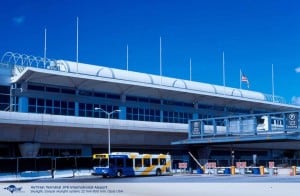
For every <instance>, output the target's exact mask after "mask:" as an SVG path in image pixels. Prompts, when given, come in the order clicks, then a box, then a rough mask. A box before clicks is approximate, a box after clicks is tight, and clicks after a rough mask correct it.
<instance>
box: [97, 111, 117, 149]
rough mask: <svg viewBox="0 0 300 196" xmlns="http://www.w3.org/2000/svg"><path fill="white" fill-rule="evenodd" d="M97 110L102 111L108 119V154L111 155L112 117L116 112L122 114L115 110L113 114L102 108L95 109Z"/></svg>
mask: <svg viewBox="0 0 300 196" xmlns="http://www.w3.org/2000/svg"><path fill="white" fill-rule="evenodd" d="M94 109H95V110H100V111H101V112H104V113H105V114H106V115H107V118H108V134H107V135H108V154H110V116H111V115H112V114H113V113H115V112H121V110H114V111H112V112H107V111H105V110H103V109H102V108H98V107H96V108H94Z"/></svg>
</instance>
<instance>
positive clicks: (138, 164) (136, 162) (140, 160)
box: [135, 159, 142, 167]
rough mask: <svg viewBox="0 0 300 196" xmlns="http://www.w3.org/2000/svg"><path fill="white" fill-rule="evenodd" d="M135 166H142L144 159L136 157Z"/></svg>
mask: <svg viewBox="0 0 300 196" xmlns="http://www.w3.org/2000/svg"><path fill="white" fill-rule="evenodd" d="M135 167H142V159H135Z"/></svg>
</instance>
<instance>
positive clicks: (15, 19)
mask: <svg viewBox="0 0 300 196" xmlns="http://www.w3.org/2000/svg"><path fill="white" fill-rule="evenodd" d="M12 21H13V22H14V24H17V25H20V24H22V23H24V21H25V16H16V17H13V18H12Z"/></svg>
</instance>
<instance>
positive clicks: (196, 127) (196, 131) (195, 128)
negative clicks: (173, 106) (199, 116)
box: [192, 122, 200, 136]
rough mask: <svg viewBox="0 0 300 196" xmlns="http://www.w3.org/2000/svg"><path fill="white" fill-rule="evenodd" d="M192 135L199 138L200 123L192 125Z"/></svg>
mask: <svg viewBox="0 0 300 196" xmlns="http://www.w3.org/2000/svg"><path fill="white" fill-rule="evenodd" d="M192 135H193V136H199V135H200V122H193V123H192Z"/></svg>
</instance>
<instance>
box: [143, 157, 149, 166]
mask: <svg viewBox="0 0 300 196" xmlns="http://www.w3.org/2000/svg"><path fill="white" fill-rule="evenodd" d="M144 167H150V159H149V158H147V159H144Z"/></svg>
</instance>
